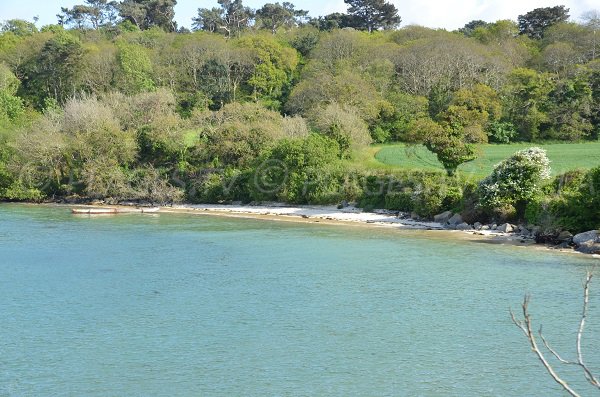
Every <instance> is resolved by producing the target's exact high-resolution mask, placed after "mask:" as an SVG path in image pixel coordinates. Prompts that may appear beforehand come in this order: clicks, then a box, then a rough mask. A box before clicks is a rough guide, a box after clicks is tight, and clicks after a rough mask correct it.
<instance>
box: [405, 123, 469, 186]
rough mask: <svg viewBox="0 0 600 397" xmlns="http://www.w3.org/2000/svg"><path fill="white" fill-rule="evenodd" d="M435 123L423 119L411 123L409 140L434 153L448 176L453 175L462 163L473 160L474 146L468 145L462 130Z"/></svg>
mask: <svg viewBox="0 0 600 397" xmlns="http://www.w3.org/2000/svg"><path fill="white" fill-rule="evenodd" d="M451 128H452V127H448V126H443V125H440V124H439V123H436V122H435V121H433V120H431V119H428V118H423V119H418V120H415V121H414V122H412V123H411V125H410V129H409V139H410V141H411V142H413V143H422V144H423V145H424V146H425V147H426V148H427V149H428V150H429V151H431V152H432V153H435V155H436V156H437V159H438V160H439V162H440V163H441V164H442V165H443V166H444V168H445V169H446V171H447V173H448V175H453V174H454V173H455V172H456V169H457V168H458V166H459V165H461V164H462V163H465V162H467V161H471V160H473V159H475V158H476V157H477V156H476V151H475V146H474V145H473V144H472V143H469V142H468V140H467V138H468V137H467V136H466V135H465V131H464V129H463V128H457V129H451Z"/></svg>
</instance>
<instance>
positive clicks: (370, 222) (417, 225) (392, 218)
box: [54, 203, 600, 258]
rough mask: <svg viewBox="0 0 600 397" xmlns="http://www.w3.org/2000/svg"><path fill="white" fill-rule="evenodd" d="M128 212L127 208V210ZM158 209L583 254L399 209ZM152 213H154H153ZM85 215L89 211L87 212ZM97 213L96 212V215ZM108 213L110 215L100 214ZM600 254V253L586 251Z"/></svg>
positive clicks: (210, 206) (271, 206)
mask: <svg viewBox="0 0 600 397" xmlns="http://www.w3.org/2000/svg"><path fill="white" fill-rule="evenodd" d="M54 205H55V206H61V207H65V206H68V207H70V208H89V207H94V208H121V209H125V210H126V209H127V208H129V209H131V207H132V206H135V204H131V205H67V204H54ZM125 213H126V211H125ZM158 213H163V214H164V213H174V214H194V215H215V216H226V217H233V218H249V219H262V220H269V221H288V222H300V223H317V224H324V225H346V226H363V227H384V228H387V229H388V230H394V229H395V230H413V231H423V232H427V233H432V234H430V236H431V237H433V236H437V237H440V238H450V239H460V240H468V241H474V242H480V243H488V244H506V245H515V246H524V247H531V248H537V249H543V250H551V251H553V252H557V253H559V252H561V253H568V254H578V255H585V254H581V253H579V252H577V251H575V250H572V249H554V248H552V247H548V246H545V245H542V244H536V243H535V241H533V240H532V239H526V238H523V237H522V236H519V235H517V234H509V233H502V232H499V231H496V230H482V231H475V230H460V231H459V230H450V229H447V228H445V227H444V226H443V225H441V224H440V223H436V222H426V221H415V220H413V219H404V218H399V217H398V215H397V212H394V211H386V210H379V211H377V210H376V211H375V212H363V211H362V210H361V209H359V208H355V207H347V208H343V209H338V208H337V207H336V206H308V205H306V206H287V205H284V204H278V203H273V204H269V205H260V206H244V205H220V204H180V205H173V206H169V207H160V211H159V212H158ZM149 215H152V214H149ZM84 216H85V215H84ZM92 216H95V215H92ZM100 216H106V215H100ZM585 256H588V257H596V258H600V256H598V255H585Z"/></svg>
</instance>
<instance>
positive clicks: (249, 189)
mask: <svg viewBox="0 0 600 397" xmlns="http://www.w3.org/2000/svg"><path fill="white" fill-rule="evenodd" d="M175 3H176V2H175V1H173V0H124V1H120V2H114V1H113V2H109V1H106V0H86V1H85V2H84V4H82V5H76V6H74V7H72V8H63V9H62V10H61V12H60V14H59V24H56V25H47V26H44V27H42V28H40V29H38V27H37V26H36V25H35V23H32V22H28V21H23V20H9V21H5V22H4V23H3V24H2V26H1V28H0V31H1V33H0V103H1V106H0V131H1V134H0V142H1V145H0V147H1V148H2V153H0V195H1V196H2V197H4V198H9V199H27V198H28V197H44V196H45V197H48V196H52V195H57V196H66V195H70V194H77V195H81V196H86V197H100V196H106V197H115V198H118V199H136V200H137V199H140V200H141V199H143V198H144V197H149V196H152V194H151V192H152V191H153V190H152V189H156V191H157V192H159V191H161V190H162V191H166V192H167V194H166V196H164V195H163V196H160V194H158V193H157V194H158V196H157V197H159V196H160V197H168V196H169V195H173V197H179V198H181V197H185V198H186V199H188V200H198V201H227V200H242V201H252V200H261V199H277V200H282V201H290V202H335V201H336V200H342V199H357V198H360V197H361V194H362V193H361V189H363V188H364V183H363V182H365V183H367V182H368V177H369V175H368V174H369V172H371V171H370V170H364V169H363V170H361V169H357V167H358V166H357V165H356V162H355V161H353V158H352V156H353V155H354V153H356V150H355V149H356V148H357V147H358V146H361V145H363V146H364V145H367V144H369V143H371V142H395V141H401V142H407V143H420V144H423V145H425V146H426V147H427V148H428V149H429V150H431V151H432V152H434V153H435V154H437V156H438V159H439V160H440V161H441V162H442V163H443V164H444V166H445V167H446V168H447V169H448V173H449V174H450V175H452V174H453V173H454V171H455V170H456V168H457V167H458V165H460V164H461V163H462V162H465V161H469V160H471V159H473V158H475V157H476V156H477V146H476V145H477V144H479V143H486V142H498V143H506V142H513V141H528V142H529V141H530V142H537V141H541V140H566V141H582V140H597V139H598V134H599V133H600V60H599V59H598V58H599V54H598V48H599V46H598V44H599V40H600V35H599V34H598V33H597V32H598V30H599V29H600V14H598V13H597V12H594V11H591V12H589V13H587V14H586V15H585V16H584V18H583V19H582V20H581V21H580V22H570V21H569V14H568V9H566V8H565V7H563V6H557V7H548V8H540V9H536V10H532V11H531V12H528V13H526V14H524V15H521V16H518V18H517V19H516V21H511V20H499V21H495V22H485V21H471V22H469V23H467V24H466V25H465V26H464V27H463V28H461V29H458V30H457V31H446V30H443V29H432V28H425V27H421V26H406V27H403V28H399V27H398V25H399V23H400V21H401V19H400V16H399V12H398V10H397V9H396V8H395V7H394V6H393V5H391V3H388V2H385V1H383V0H362V1H361V0H347V1H346V3H347V5H348V11H347V13H341V14H331V15H327V16H321V17H317V18H312V17H310V16H309V15H308V14H307V13H306V12H305V11H302V10H299V9H297V8H296V7H295V6H294V5H293V4H291V3H287V2H285V3H282V4H280V3H269V4H265V5H264V6H263V7H261V8H259V9H257V10H252V9H250V8H248V7H246V6H245V5H244V4H243V2H242V0H219V1H218V2H217V5H216V6H215V7H213V8H201V9H199V10H198V14H197V15H196V16H195V17H194V19H193V23H194V24H193V30H194V31H193V32H191V31H188V30H186V29H184V28H180V27H178V26H177V24H176V23H175V21H174V19H173V17H174V8H173V7H174V6H175ZM315 156H316V157H318V158H313V157H315ZM269 161H276V162H283V163H284V164H285V167H287V168H286V169H287V171H286V173H281V174H278V173H277V172H275V171H273V170H271V171H269V172H270V173H269V172H267V175H263V176H264V178H262V179H261V180H262V181H267V182H269V184H270V185H277V183H276V182H277V180H278V178H279V179H280V180H283V179H285V181H286V183H287V185H285V186H284V187H283V188H281V190H278V191H277V192H274V193H265V191H264V189H258V188H256V186H255V185H256V184H254V180H253V177H252V176H251V175H252V171H255V170H256V169H258V168H259V167H260V166H261V164H265V162H266V163H267V164H268V163H269ZM354 176H356V178H354ZM422 177H423V178H425V179H427V180H428V181H429V182H431V183H432V184H433V186H439V185H441V184H445V185H446V186H450V187H451V188H449V189H445V190H444V192H445V193H444V194H447V195H445V196H443V197H442V196H435V195H433V196H431V195H430V196H429V197H426V196H423V197H421V199H422V200H423V201H422V202H420V201H418V200H417V201H415V202H420V203H421V204H419V206H420V207H419V208H421V209H420V210H419V212H422V213H423V214H425V213H427V214H430V213H431V212H434V211H436V210H437V209H440V208H442V207H444V206H447V205H454V204H456V203H457V201H456V197H458V196H457V193H456V189H455V188H457V185H456V183H457V182H455V181H454V180H452V179H447V180H446V179H444V178H442V179H443V180H442V179H440V177H438V176H426V177H425V176H422ZM411 178H412V177H411ZM309 179H310V180H311V183H309V184H308V185H307V181H308V180H309ZM409 179H410V178H409ZM73 181H76V182H77V183H71V182H73ZM356 181H360V183H358V182H356ZM313 182H314V183H313ZM421 182H422V181H421ZM429 182H427V183H429ZM411 183H413V182H410V183H409V185H410V184H411ZM414 183H417V182H414ZM367 184H368V183H367ZM251 185H252V186H251ZM169 186H170V187H172V188H173V189H174V190H170V188H168V187H169ZM224 186H225V187H224ZM411 186H412V185H411ZM415 186H416V185H415ZM415 186H413V187H414V189H413V188H410V189H412V191H413V192H416V191H423V190H419V189H417V188H416V187H415ZM267 190H268V189H267ZM149 192H150V193H149ZM421 199H419V200H421ZM434 199H435V200H436V201H435V203H432V202H430V201H431V200H434ZM459 201H460V200H459ZM444 203H445V204H444Z"/></svg>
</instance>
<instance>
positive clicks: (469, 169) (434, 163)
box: [357, 142, 600, 177]
mask: <svg viewBox="0 0 600 397" xmlns="http://www.w3.org/2000/svg"><path fill="white" fill-rule="evenodd" d="M532 146H538V147H541V148H543V149H546V151H547V152H548V157H549V158H550V160H551V163H550V166H551V167H552V174H553V175H558V174H561V173H564V172H566V171H569V170H574V169H589V168H592V167H596V166H599V165H600V142H587V143H548V144H534V143H519V144H509V145H481V146H480V148H479V149H480V155H479V157H478V158H477V159H476V160H473V161H470V162H468V163H465V164H462V165H461V166H460V167H459V168H458V169H459V171H460V172H461V173H462V174H468V175H472V176H474V177H484V176H486V175H489V174H490V172H491V171H492V169H493V168H494V165H496V164H498V163H499V162H500V161H502V160H504V159H506V158H507V157H510V156H511V155H512V154H513V153H515V152H516V151H518V150H521V149H525V148H528V147H532ZM367 153H368V154H372V156H373V157H372V158H371V160H366V159H365V158H366V157H367V156H366V154H367ZM357 160H358V161H360V162H361V163H363V164H364V165H365V166H369V167H372V168H383V169H389V168H395V169H426V170H440V171H442V170H443V167H442V165H441V164H440V162H439V161H438V160H437V158H436V156H435V155H434V154H432V153H430V152H429V151H428V150H427V149H425V148H424V147H423V146H407V145H404V144H392V145H378V146H372V147H370V148H368V149H367V150H366V151H365V152H364V153H363V154H362V155H360V156H359V157H358V158H357Z"/></svg>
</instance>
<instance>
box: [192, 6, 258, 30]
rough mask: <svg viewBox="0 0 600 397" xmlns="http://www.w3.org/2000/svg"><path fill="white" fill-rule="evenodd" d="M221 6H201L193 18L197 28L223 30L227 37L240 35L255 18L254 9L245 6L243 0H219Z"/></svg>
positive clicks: (194, 25)
mask: <svg viewBox="0 0 600 397" xmlns="http://www.w3.org/2000/svg"><path fill="white" fill-rule="evenodd" d="M218 3H219V5H220V6H221V8H220V9H219V8H210V9H208V8H199V9H198V15H197V16H196V17H195V18H193V19H192V21H193V27H194V29H195V30H205V31H209V32H215V31H218V30H223V31H224V32H225V34H226V36H227V37H234V36H236V35H237V36H239V34H240V33H241V32H242V31H243V30H244V29H246V28H247V27H248V26H249V25H250V22H251V20H252V18H254V10H252V9H251V8H249V7H246V6H244V4H243V2H242V0H218Z"/></svg>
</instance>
